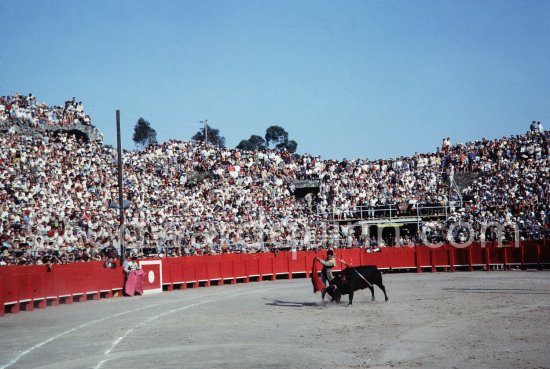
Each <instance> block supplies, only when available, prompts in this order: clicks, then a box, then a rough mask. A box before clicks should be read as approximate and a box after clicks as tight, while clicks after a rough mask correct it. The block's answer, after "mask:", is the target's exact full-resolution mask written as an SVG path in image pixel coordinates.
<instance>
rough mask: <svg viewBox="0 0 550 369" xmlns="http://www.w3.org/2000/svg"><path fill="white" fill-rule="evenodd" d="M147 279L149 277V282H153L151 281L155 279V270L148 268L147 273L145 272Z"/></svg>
mask: <svg viewBox="0 0 550 369" xmlns="http://www.w3.org/2000/svg"><path fill="white" fill-rule="evenodd" d="M147 279H149V283H151V284H153V282H154V281H155V272H153V271H152V270H150V271H149V274H147Z"/></svg>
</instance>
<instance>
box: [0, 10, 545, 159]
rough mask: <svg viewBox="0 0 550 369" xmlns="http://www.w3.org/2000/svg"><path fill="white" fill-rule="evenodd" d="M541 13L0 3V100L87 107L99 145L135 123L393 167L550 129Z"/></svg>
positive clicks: (173, 134) (172, 133) (174, 134)
mask: <svg viewBox="0 0 550 369" xmlns="http://www.w3.org/2000/svg"><path fill="white" fill-rule="evenodd" d="M549 19H550V1H545V0H543V1H500V0H499V1H489V0H483V1H469V0H466V1H458V0H457V1H442V0H437V1H436V0H433V1H416V0H412V1H319V0H316V1H267V0H265V1H259V0H255V1H166V0H165V1H130V0H128V1H106V0H105V1H83V0H78V1H48V0H41V1H35V0H28V1H12V2H7V1H2V2H0V34H1V35H2V41H1V43H0V70H1V74H0V95H7V94H12V93H15V92H20V93H25V94H27V93H33V94H34V95H35V96H37V98H38V100H40V101H45V102H46V103H48V104H50V105H57V104H59V105H60V104H62V103H63V102H64V101H65V100H68V99H70V98H72V97H73V96H75V97H76V98H77V100H80V101H83V103H84V107H85V110H86V111H87V112H88V113H89V114H90V115H91V116H92V119H93V121H94V124H95V125H96V126H98V127H99V129H100V130H101V131H102V132H103V133H104V136H105V143H107V144H114V143H116V136H115V135H116V133H115V110H116V109H120V110H121V117H122V130H123V145H124V146H125V147H126V148H134V145H133V142H132V140H131V136H132V133H133V127H134V125H135V123H136V122H137V120H138V118H139V117H143V118H145V119H147V120H148V121H149V122H150V123H151V125H152V126H153V128H155V129H156V130H157V133H158V138H159V140H161V141H164V140H167V139H170V138H175V139H181V140H189V139H190V137H191V136H192V135H193V134H194V133H195V132H196V131H197V130H198V129H200V127H201V125H200V123H199V121H201V120H204V119H208V121H209V123H210V125H211V126H212V127H214V128H217V129H219V130H220V133H221V134H222V135H223V136H225V138H226V143H227V146H229V147H235V146H236V145H237V144H238V142H239V141H240V140H241V139H245V138H248V137H249V136H250V135H251V134H259V135H262V136H263V135H264V133H265V129H266V128H267V127H268V126H270V125H273V124H277V125H280V126H282V127H284V128H285V129H286V130H287V131H288V132H289V136H290V138H291V139H294V140H296V141H297V142H298V152H299V153H305V152H307V153H310V154H315V155H321V156H322V157H323V158H325V159H328V158H335V159H342V158H344V157H345V158H369V159H377V158H390V157H397V156H401V155H411V154H414V153H415V152H430V151H434V150H435V149H436V147H437V146H438V145H439V144H440V143H441V139H442V138H444V137H450V138H451V141H452V143H456V142H466V141H470V140H475V139H480V138H482V137H486V138H500V137H502V136H508V135H511V134H520V133H523V132H525V131H526V130H527V128H528V126H529V123H530V122H531V121H532V120H537V121H541V122H542V123H543V124H544V125H545V128H546V129H548V126H549V125H550V119H549V118H550V72H549V70H550V69H549V66H550V22H548V20H549Z"/></svg>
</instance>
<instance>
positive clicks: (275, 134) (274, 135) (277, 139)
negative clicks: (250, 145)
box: [265, 126, 288, 147]
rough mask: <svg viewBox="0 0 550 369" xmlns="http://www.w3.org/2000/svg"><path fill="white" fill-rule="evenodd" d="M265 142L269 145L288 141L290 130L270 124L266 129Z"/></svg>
mask: <svg viewBox="0 0 550 369" xmlns="http://www.w3.org/2000/svg"><path fill="white" fill-rule="evenodd" d="M265 142H266V144H267V146H271V145H272V146H274V147H277V145H279V144H281V143H284V142H288V132H287V131H286V130H285V129H284V128H283V127H281V126H270V127H268V128H267V129H266V130H265Z"/></svg>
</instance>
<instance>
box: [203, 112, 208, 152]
mask: <svg viewBox="0 0 550 369" xmlns="http://www.w3.org/2000/svg"><path fill="white" fill-rule="evenodd" d="M206 146H208V119H205V120H204V147H206Z"/></svg>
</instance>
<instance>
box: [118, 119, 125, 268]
mask: <svg viewBox="0 0 550 369" xmlns="http://www.w3.org/2000/svg"><path fill="white" fill-rule="evenodd" d="M116 141H117V151H118V207H119V218H118V219H119V240H120V265H122V264H123V263H124V254H125V253H126V252H125V250H124V235H123V234H122V230H123V227H124V206H123V202H124V197H123V191H122V147H121V144H120V110H117V111H116Z"/></svg>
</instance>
